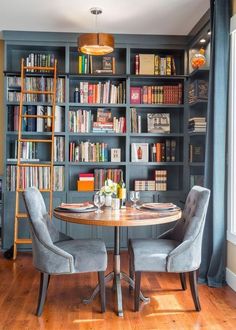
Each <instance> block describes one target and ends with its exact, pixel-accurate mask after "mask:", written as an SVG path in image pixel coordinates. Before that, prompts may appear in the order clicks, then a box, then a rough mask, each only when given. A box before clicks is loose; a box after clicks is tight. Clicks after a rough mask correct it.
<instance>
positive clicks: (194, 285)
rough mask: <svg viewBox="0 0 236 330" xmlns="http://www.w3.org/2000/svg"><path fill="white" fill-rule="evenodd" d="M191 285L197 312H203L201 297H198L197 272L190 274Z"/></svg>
mask: <svg viewBox="0 0 236 330" xmlns="http://www.w3.org/2000/svg"><path fill="white" fill-rule="evenodd" d="M189 283H190V288H191V293H192V297H193V301H194V305H195V309H196V311H198V312H199V311H200V310H201V305H200V301H199V296H198V289H197V271H196V270H194V271H193V272H190V273H189Z"/></svg>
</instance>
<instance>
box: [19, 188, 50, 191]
mask: <svg viewBox="0 0 236 330" xmlns="http://www.w3.org/2000/svg"><path fill="white" fill-rule="evenodd" d="M25 190H26V188H25V189H17V190H16V191H18V192H24V191H25ZM38 190H39V191H40V192H51V191H52V190H51V189H38Z"/></svg>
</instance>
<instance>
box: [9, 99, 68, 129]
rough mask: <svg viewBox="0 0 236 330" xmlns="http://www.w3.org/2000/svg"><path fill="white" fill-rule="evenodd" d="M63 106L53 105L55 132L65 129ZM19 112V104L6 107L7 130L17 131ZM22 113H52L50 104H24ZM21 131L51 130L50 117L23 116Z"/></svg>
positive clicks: (49, 114)
mask: <svg viewBox="0 0 236 330" xmlns="http://www.w3.org/2000/svg"><path fill="white" fill-rule="evenodd" d="M64 112H65V111H64V108H63V107H61V106H59V105H57V106H56V107H55V122H54V125H55V126H54V127H55V132H63V131H64V130H65V113H64ZM19 113H20V106H19V105H14V106H9V107H8V131H18V129H19ZM22 114H23V115H44V116H45V115H47V116H51V115H52V107H51V106H43V105H37V106H36V105H28V106H26V105H24V106H23V108H22ZM21 129H22V131H23V132H51V131H52V118H23V119H22V127H21Z"/></svg>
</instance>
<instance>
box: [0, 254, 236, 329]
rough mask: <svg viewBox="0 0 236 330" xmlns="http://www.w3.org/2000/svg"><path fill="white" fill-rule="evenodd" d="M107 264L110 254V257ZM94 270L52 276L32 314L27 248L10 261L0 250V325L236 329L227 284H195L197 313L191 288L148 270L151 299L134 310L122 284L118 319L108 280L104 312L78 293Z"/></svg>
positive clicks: (235, 307) (34, 290)
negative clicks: (38, 312)
mask: <svg viewBox="0 0 236 330" xmlns="http://www.w3.org/2000/svg"><path fill="white" fill-rule="evenodd" d="M109 258H110V260H109V265H111V262H112V256H111V255H110V256H109ZM122 268H123V269H125V270H127V268H128V258H127V254H126V253H125V252H124V253H122ZM96 282H97V274H80V275H67V276H58V277H57V276H52V277H51V281H50V285H49V290H48V296H47V300H46V303H45V307H44V312H43V315H42V316H41V317H39V318H38V317H36V316H35V315H34V313H35V310H36V305H37V297H38V285H39V273H38V272H37V271H36V270H35V269H34V267H33V266H32V257H31V254H30V253H19V256H18V257H17V260H16V261H15V262H13V261H11V260H6V259H4V258H3V256H2V253H1V252H0V329H4V330H14V329H16V330H33V329H50V330H54V329H55V330H67V329H68V330H71V329H92V330H94V329H104V330H111V329H112V330H123V329H124V330H130V329H175V330H183V329H207V330H219V329H236V313H235V311H236V293H235V292H234V291H233V290H231V289H230V288H229V287H227V286H226V287H224V288H218V289H215V288H214V289H213V288H209V287H207V286H205V285H199V295H200V301H201V306H202V311H201V312H199V313H198V312H195V311H194V304H193V301H192V298H191V294H190V288H189V285H188V289H187V290H186V291H182V290H181V289H180V288H181V283H180V280H179V276H178V275H177V274H176V275H175V274H161V273H160V274H151V273H146V274H144V275H143V277H142V283H141V285H142V288H143V292H144V294H145V295H146V296H149V297H150V298H151V303H150V304H147V305H143V304H141V310H140V312H138V313H134V312H133V294H131V295H130V294H129V290H128V285H127V284H124V286H123V305H124V317H123V318H119V317H118V316H117V315H116V313H115V311H114V307H115V306H116V305H115V301H114V296H113V292H112V289H111V284H109V286H108V288H107V311H106V313H104V314H101V313H100V303H99V298H98V297H97V298H96V299H95V301H94V302H93V304H92V305H84V304H83V303H82V302H81V298H82V297H87V296H89V295H90V293H91V291H92V290H91V288H93V287H94V285H95V284H96Z"/></svg>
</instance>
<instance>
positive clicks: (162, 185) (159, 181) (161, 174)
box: [155, 170, 167, 191]
mask: <svg viewBox="0 0 236 330" xmlns="http://www.w3.org/2000/svg"><path fill="white" fill-rule="evenodd" d="M155 182H156V190H157V191H166V190H167V170H156V171H155Z"/></svg>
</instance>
